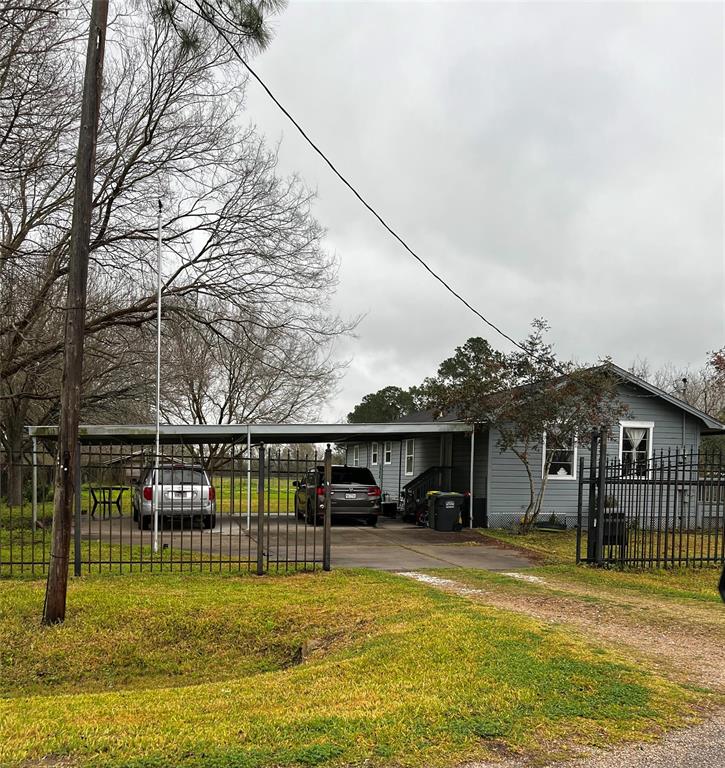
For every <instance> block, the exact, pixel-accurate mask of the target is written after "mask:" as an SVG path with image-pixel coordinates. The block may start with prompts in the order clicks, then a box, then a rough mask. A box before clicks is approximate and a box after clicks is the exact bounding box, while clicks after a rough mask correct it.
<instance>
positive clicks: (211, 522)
mask: <svg viewBox="0 0 725 768" xmlns="http://www.w3.org/2000/svg"><path fill="white" fill-rule="evenodd" d="M204 528H216V515H215V514H213V515H204Z"/></svg>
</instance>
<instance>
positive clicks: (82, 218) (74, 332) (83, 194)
mask: <svg viewBox="0 0 725 768" xmlns="http://www.w3.org/2000/svg"><path fill="white" fill-rule="evenodd" d="M107 18H108V0H93V5H92V8H91V24H90V30H89V33H88V48H87V51H86V69H85V76H84V82H83V105H82V110H81V126H80V136H79V139H78V155H77V158H76V179H75V190H74V199H73V220H72V223H71V244H70V261H69V267H68V295H67V301H66V319H65V347H64V360H63V381H62V384H61V396H60V424H59V428H58V460H57V464H56V476H55V495H54V498H53V538H52V544H51V550H50V564H49V567H48V584H47V587H46V593H45V607H44V609H43V624H56V623H59V622H62V621H63V620H64V619H65V606H66V593H67V589H68V562H69V559H70V535H71V524H72V520H73V514H72V510H73V497H74V488H75V482H76V472H75V464H76V452H77V445H78V420H79V417H80V402H81V381H82V373H83V335H84V332H85V313H86V284H87V282H88V252H89V245H90V237H91V214H92V208H93V180H94V176H95V161H96V137H97V134H98V114H99V107H100V102H101V81H102V72H103V53H104V46H105V40H106V20H107Z"/></svg>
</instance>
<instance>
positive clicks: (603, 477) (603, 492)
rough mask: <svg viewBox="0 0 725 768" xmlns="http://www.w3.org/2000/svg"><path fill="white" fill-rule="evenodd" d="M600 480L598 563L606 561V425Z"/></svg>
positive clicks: (602, 436)
mask: <svg viewBox="0 0 725 768" xmlns="http://www.w3.org/2000/svg"><path fill="white" fill-rule="evenodd" d="M597 480H598V481H599V482H598V483H597V544H596V550H595V560H596V561H597V565H601V564H602V562H603V561H604V497H605V495H606V488H607V485H606V483H607V433H606V430H605V429H604V427H602V428H601V429H600V430H599V477H598V478H597Z"/></svg>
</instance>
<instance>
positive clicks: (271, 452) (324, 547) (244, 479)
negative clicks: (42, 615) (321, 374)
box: [0, 441, 331, 576]
mask: <svg viewBox="0 0 725 768" xmlns="http://www.w3.org/2000/svg"><path fill="white" fill-rule="evenodd" d="M55 461H56V457H55V444H54V442H52V441H38V442H37V444H36V446H35V448H34V450H33V451H32V453H31V454H30V455H28V456H26V457H24V459H23V460H22V461H16V462H14V463H11V462H10V461H7V460H6V461H5V462H3V463H2V465H0V575H4V576H14V575H31V576H32V575H44V574H45V573H46V572H47V566H48V562H49V560H50V554H51V541H52V539H51V521H52V514H53V488H54V482H55ZM330 467H331V452H330V449H329V446H328V450H327V451H326V452H324V454H320V453H317V452H315V451H314V449H312V450H311V449H310V448H309V447H302V446H293V447H276V446H275V447H273V448H270V447H268V446H265V445H256V446H251V447H250V446H248V445H247V444H246V443H244V442H235V443H229V444H224V445H211V444H197V445H173V446H171V445H167V446H162V449H161V452H160V455H159V456H158V457H156V456H155V455H154V453H153V451H150V450H149V449H148V448H147V447H143V446H138V445H136V446H134V445H120V444H114V445H109V444H107V443H101V444H95V445H94V444H83V445H81V446H79V449H78V460H77V466H76V494H75V499H74V510H73V527H72V540H71V553H70V555H71V569H72V572H73V573H74V574H75V575H77V576H80V575H82V574H86V573H94V572H95V573H99V572H117V573H125V572H134V571H141V570H144V571H146V570H164V571H189V570H196V571H204V570H205V571H222V570H227V571H240V570H249V571H252V572H254V573H257V574H260V575H261V574H265V573H268V572H270V571H272V572H276V571H287V570H315V569H319V568H325V569H328V570H329V568H330V549H331V536H330V506H329V501H328V499H329V494H327V493H326V492H325V491H326V488H327V487H328V485H329V481H330ZM312 475H314V476H315V477H316V478H317V482H318V485H319V489H320V490H319V491H318V493H319V498H316V499H315V502H314V503H315V504H317V509H316V510H315V511H316V514H312V515H309V514H307V513H308V510H307V509H301V508H300V505H299V503H298V501H299V500H298V496H299V494H298V486H297V483H296V481H299V480H300V479H302V478H304V477H305V476H312ZM320 520H322V522H320Z"/></svg>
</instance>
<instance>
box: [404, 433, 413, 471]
mask: <svg viewBox="0 0 725 768" xmlns="http://www.w3.org/2000/svg"><path fill="white" fill-rule="evenodd" d="M414 465H415V440H406V441H405V474H406V475H412V474H413V467H414Z"/></svg>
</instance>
